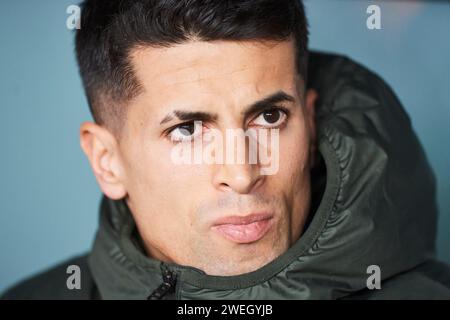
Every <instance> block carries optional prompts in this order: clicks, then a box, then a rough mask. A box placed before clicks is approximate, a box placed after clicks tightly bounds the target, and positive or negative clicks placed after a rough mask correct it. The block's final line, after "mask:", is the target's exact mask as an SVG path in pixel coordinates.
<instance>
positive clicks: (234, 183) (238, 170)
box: [213, 163, 264, 194]
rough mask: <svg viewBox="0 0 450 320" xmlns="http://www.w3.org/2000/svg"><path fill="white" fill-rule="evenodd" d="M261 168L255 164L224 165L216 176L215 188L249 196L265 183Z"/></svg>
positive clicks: (219, 168)
mask: <svg viewBox="0 0 450 320" xmlns="http://www.w3.org/2000/svg"><path fill="white" fill-rule="evenodd" d="M263 180H264V176H262V175H261V173H260V170H259V167H258V166H257V165H253V164H247V163H245V164H222V165H219V167H218V169H217V171H216V173H215V175H214V181H213V184H214V186H215V187H216V188H217V189H219V190H221V191H234V192H236V193H239V194H248V193H250V192H251V191H252V190H253V189H256V188H257V187H258V186H259V185H260V184H262V183H263Z"/></svg>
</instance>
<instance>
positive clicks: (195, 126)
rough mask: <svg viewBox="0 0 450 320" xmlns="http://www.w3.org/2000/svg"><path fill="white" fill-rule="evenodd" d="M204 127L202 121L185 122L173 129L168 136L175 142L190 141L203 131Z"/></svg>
mask: <svg viewBox="0 0 450 320" xmlns="http://www.w3.org/2000/svg"><path fill="white" fill-rule="evenodd" d="M202 127H203V125H202V122H201V121H190V122H185V123H182V124H179V125H177V126H176V127H174V128H173V129H171V130H170V132H169V134H168V136H169V138H170V140H171V141H173V142H184V141H190V140H193V139H194V138H195V137H197V136H198V135H199V134H201V133H202Z"/></svg>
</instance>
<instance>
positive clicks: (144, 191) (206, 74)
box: [80, 40, 317, 276]
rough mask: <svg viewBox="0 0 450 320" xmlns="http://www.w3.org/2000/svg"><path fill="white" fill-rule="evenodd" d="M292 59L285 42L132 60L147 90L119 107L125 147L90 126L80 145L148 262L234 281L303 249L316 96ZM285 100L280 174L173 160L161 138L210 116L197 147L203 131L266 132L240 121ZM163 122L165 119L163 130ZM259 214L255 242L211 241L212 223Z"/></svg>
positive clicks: (187, 48) (252, 120) (200, 45)
mask: <svg viewBox="0 0 450 320" xmlns="http://www.w3.org/2000/svg"><path fill="white" fill-rule="evenodd" d="M294 52H295V50H294V43H293V41H292V40H289V41H282V42H264V43H263V42H257V41H245V42H231V41H214V42H203V41H192V42H187V43H183V44H180V45H174V46H172V47H170V48H152V47H140V48H136V49H134V50H133V51H132V53H131V55H130V59H131V62H132V65H133V68H134V70H135V74H136V76H137V78H138V79H139V81H140V84H141V86H142V89H143V90H142V93H141V94H139V95H138V96H137V97H136V98H135V99H133V100H132V101H129V103H128V104H127V105H126V106H125V107H126V108H127V118H126V119H125V121H124V126H123V127H122V131H121V134H120V137H117V136H115V135H114V134H113V133H111V132H110V131H109V130H108V129H107V128H105V127H102V126H99V125H97V124H95V123H92V122H85V123H83V124H82V126H81V129H80V139H81V146H82V149H83V150H84V152H85V153H86V155H87V157H88V159H89V161H90V164H91V166H92V169H93V171H94V174H95V176H96V179H97V181H98V184H99V185H100V188H101V190H102V191H103V193H104V194H105V195H106V196H108V197H109V198H111V199H121V198H125V199H126V201H127V203H128V205H129V207H130V209H131V212H132V214H133V217H134V219H135V221H136V225H137V228H138V231H139V233H140V235H141V237H142V239H143V242H144V244H145V247H146V250H147V253H148V255H149V256H150V257H153V258H155V259H158V260H162V261H167V262H174V263H178V264H180V265H186V266H193V267H196V268H198V269H201V270H203V271H205V272H206V273H207V274H210V275H222V276H229V275H238V274H243V273H247V272H251V271H254V270H256V269H258V268H260V267H262V266H264V265H266V264H267V263H269V262H271V261H272V260H274V259H275V258H277V257H278V256H279V255H281V254H282V253H284V252H285V251H286V250H287V249H288V248H289V247H290V246H291V245H292V244H293V243H294V242H295V241H296V240H298V238H299V237H300V234H301V232H302V229H303V226H304V223H305V219H306V217H307V215H308V212H309V208H310V198H311V191H310V169H311V168H312V166H313V163H314V157H313V155H314V152H315V139H316V138H315V137H316V134H315V125H314V102H315V99H316V97H317V95H316V93H315V92H314V91H310V90H308V91H306V92H305V89H304V88H305V84H304V82H303V80H302V78H301V77H300V76H299V75H298V74H297V72H296V68H295V57H294ZM280 90H281V91H283V92H285V93H286V94H288V95H290V96H292V97H293V98H294V101H282V102H279V103H276V104H275V106H272V107H276V106H278V105H282V106H283V107H284V108H286V109H287V110H288V111H289V116H287V117H286V118H283V113H280V114H279V115H280V118H282V119H285V121H284V122H283V124H282V125H281V126H280V127H279V130H280V131H279V132H280V135H279V141H280V148H279V170H278V172H277V173H276V174H273V175H262V174H261V172H260V170H258V166H259V165H258V164H248V163H245V164H182V165H179V164H178V165H177V164H174V163H173V161H171V158H170V154H171V150H172V148H173V147H174V145H175V143H176V142H174V141H171V138H173V136H174V131H172V133H170V134H168V130H169V129H171V128H173V127H174V126H176V125H179V124H181V123H183V122H184V121H181V120H179V119H177V118H176V117H174V116H173V114H172V112H173V110H182V111H201V112H205V113H211V114H215V115H216V117H215V118H214V119H210V120H208V121H203V123H202V124H203V128H201V130H200V131H199V132H200V135H199V136H200V137H201V136H202V134H203V133H202V130H209V129H217V130H220V131H222V132H225V130H226V129H239V128H240V129H243V130H246V129H248V128H265V129H267V130H270V125H271V124H270V123H267V121H265V118H264V117H263V113H264V110H261V111H259V112H256V113H254V114H245V110H246V109H247V107H248V106H249V105H251V104H252V103H254V102H256V101H258V100H261V99H262V98H264V97H266V96H268V95H271V94H273V93H275V92H278V91H280ZM277 114H278V113H277ZM168 115H172V119H171V120H169V121H167V122H165V123H164V124H160V122H161V121H162V120H163V119H166V120H167V119H168V118H169V117H168ZM266 124H268V125H267V126H266ZM175 130H177V129H175ZM176 132H177V133H178V135H179V133H180V131H179V130H178V131H176ZM261 212H265V213H271V214H272V215H273V218H272V219H271V220H270V221H271V227H270V229H269V230H268V232H267V233H266V234H265V235H264V236H263V237H262V238H261V239H259V240H258V241H255V242H252V243H236V242H233V241H230V240H228V239H226V238H225V237H223V236H222V235H220V234H219V233H217V232H216V231H214V228H213V225H214V223H215V221H217V219H220V218H223V217H227V216H245V215H248V214H250V213H261Z"/></svg>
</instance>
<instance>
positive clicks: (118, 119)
mask: <svg viewBox="0 0 450 320" xmlns="http://www.w3.org/2000/svg"><path fill="white" fill-rule="evenodd" d="M81 7H82V11H81V28H80V29H79V30H77V33H76V55H77V60H78V66H79V70H80V75H81V78H82V81H83V86H84V89H85V92H86V96H87V100H88V103H89V107H90V110H91V113H92V115H93V117H94V120H95V121H96V122H97V123H98V124H100V125H104V126H105V127H108V128H109V129H111V130H112V131H114V132H116V133H117V132H118V131H119V130H120V128H121V126H122V124H123V119H124V118H125V116H126V114H125V108H124V106H123V105H124V104H125V103H126V102H128V101H130V100H131V99H132V98H133V97H135V96H136V95H137V94H139V92H140V90H141V87H140V84H139V82H138V81H137V79H136V76H135V74H134V72H133V68H132V66H131V62H130V55H129V54H130V51H131V50H132V49H134V48H136V47H137V46H154V47H169V46H171V45H174V44H179V43H183V42H186V41H188V40H191V39H192V38H195V39H198V40H201V41H213V40H231V41H242V40H261V41H266V40H269V41H270V40H275V41H283V40H288V39H289V38H291V37H293V39H294V41H295V47H296V57H297V61H296V65H297V72H298V73H299V74H301V75H302V77H303V79H305V78H306V64H307V44H308V27H307V21H306V17H305V12H304V7H303V4H302V2H301V0H85V1H84V2H83V3H82V4H81Z"/></svg>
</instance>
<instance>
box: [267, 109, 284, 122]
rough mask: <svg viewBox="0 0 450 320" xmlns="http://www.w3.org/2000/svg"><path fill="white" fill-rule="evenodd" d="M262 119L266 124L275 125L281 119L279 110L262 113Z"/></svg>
mask: <svg viewBox="0 0 450 320" xmlns="http://www.w3.org/2000/svg"><path fill="white" fill-rule="evenodd" d="M263 117H264V120H266V121H267V122H268V123H275V122H277V121H278V120H279V119H280V117H281V115H280V110H275V109H272V110H267V111H264V112H263Z"/></svg>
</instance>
